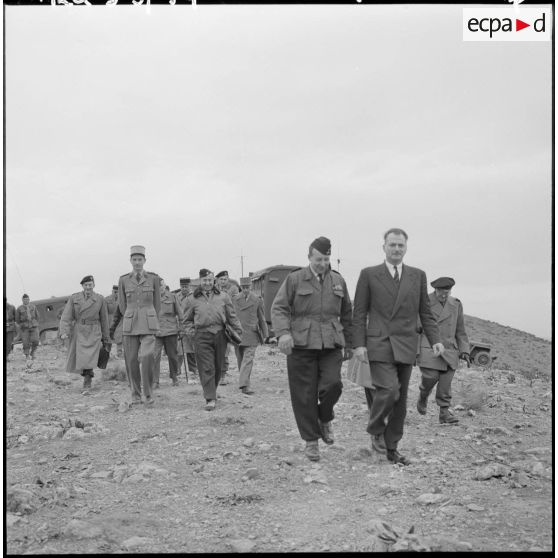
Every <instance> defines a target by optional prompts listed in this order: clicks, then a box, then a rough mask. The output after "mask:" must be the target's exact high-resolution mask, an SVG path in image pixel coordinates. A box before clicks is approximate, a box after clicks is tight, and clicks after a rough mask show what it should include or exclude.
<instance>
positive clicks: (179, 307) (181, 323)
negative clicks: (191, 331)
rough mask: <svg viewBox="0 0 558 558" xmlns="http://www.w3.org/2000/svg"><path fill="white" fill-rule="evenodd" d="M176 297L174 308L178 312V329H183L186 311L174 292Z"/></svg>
mask: <svg viewBox="0 0 558 558" xmlns="http://www.w3.org/2000/svg"><path fill="white" fill-rule="evenodd" d="M172 296H173V297H174V310H175V313H176V320H177V321H178V329H179V330H180V331H182V330H183V329H184V312H183V311H182V305H181V304H180V302H179V301H178V297H177V296H176V295H175V294H173V295H172Z"/></svg>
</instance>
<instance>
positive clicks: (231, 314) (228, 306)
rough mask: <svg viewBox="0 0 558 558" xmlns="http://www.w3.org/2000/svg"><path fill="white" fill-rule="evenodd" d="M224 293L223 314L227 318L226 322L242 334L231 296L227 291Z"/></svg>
mask: <svg viewBox="0 0 558 558" xmlns="http://www.w3.org/2000/svg"><path fill="white" fill-rule="evenodd" d="M223 294H224V295H225V316H226V319H227V323H228V324H229V325H231V326H232V327H233V329H234V330H235V331H236V332H237V333H238V335H240V336H242V325H241V324H240V320H239V319H238V316H237V315H236V312H235V310H234V306H233V303H232V300H231V297H230V296H229V295H228V294H227V293H223Z"/></svg>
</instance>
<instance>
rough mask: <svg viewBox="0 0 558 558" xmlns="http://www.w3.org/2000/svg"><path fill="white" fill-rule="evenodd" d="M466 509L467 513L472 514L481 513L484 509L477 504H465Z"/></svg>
mask: <svg viewBox="0 0 558 558" xmlns="http://www.w3.org/2000/svg"><path fill="white" fill-rule="evenodd" d="M467 509H468V510H469V511H474V512H483V511H485V510H484V508H483V507H482V506H477V504H467Z"/></svg>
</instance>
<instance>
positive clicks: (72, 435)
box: [64, 426, 87, 440]
mask: <svg viewBox="0 0 558 558" xmlns="http://www.w3.org/2000/svg"><path fill="white" fill-rule="evenodd" d="M84 438H87V434H86V433H85V432H84V431H83V429H81V428H76V427H75V426H72V428H69V429H68V430H66V433H65V434H64V440H83V439H84Z"/></svg>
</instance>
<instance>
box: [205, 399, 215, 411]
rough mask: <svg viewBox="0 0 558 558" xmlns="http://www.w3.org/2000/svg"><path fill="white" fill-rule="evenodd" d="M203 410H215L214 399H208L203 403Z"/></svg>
mask: <svg viewBox="0 0 558 558" xmlns="http://www.w3.org/2000/svg"><path fill="white" fill-rule="evenodd" d="M204 409H205V410H206V411H214V410H215V399H210V400H209V401H207V402H206V403H205V407H204Z"/></svg>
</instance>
